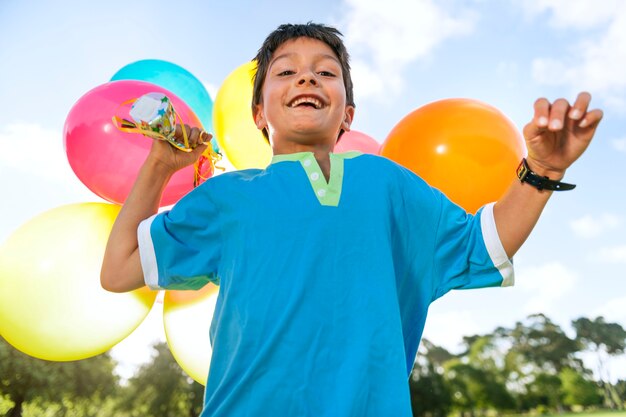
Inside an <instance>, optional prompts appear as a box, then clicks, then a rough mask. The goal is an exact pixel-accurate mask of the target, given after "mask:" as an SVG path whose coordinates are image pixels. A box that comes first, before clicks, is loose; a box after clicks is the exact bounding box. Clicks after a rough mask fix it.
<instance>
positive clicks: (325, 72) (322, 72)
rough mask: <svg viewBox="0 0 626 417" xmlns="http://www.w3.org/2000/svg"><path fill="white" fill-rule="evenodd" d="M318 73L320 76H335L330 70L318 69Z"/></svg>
mask: <svg viewBox="0 0 626 417" xmlns="http://www.w3.org/2000/svg"><path fill="white" fill-rule="evenodd" d="M319 75H321V76H322V77H334V76H335V74H333V73H332V72H330V71H320V72H319Z"/></svg>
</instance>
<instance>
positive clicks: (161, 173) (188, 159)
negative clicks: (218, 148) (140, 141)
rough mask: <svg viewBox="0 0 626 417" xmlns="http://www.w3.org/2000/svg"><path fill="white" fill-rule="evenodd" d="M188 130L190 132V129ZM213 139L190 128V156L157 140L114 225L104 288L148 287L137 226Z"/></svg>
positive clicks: (105, 263)
mask: <svg viewBox="0 0 626 417" xmlns="http://www.w3.org/2000/svg"><path fill="white" fill-rule="evenodd" d="M187 130H188V131H189V128H188V127H187ZM176 137H178V138H181V137H182V130H181V127H180V126H177V127H176ZM210 139H211V135H209V134H207V133H206V132H203V131H201V130H200V129H198V128H193V129H191V132H190V134H189V143H190V145H191V146H192V147H194V148H195V149H194V150H193V151H192V152H189V153H187V152H182V151H179V150H176V149H174V148H173V147H172V146H170V145H169V144H168V143H166V142H163V141H158V140H155V141H154V143H153V144H152V148H151V150H150V153H149V154H148V157H147V158H146V161H145V162H144V164H143V166H142V167H141V169H140V171H139V175H138V176H137V179H136V180H135V184H134V186H133V188H132V190H131V192H130V194H129V195H128V198H127V199H126V202H125V203H124V205H123V207H122V210H121V211H120V214H119V215H118V216H117V219H116V220H115V223H114V224H113V229H112V230H111V234H110V236H109V240H108V242H107V247H106V250H105V253H104V259H103V261H102V270H101V272H100V282H101V284H102V287H103V288H104V289H106V290H108V291H113V292H125V291H131V290H134V289H137V288H140V287H142V286H143V285H145V284H144V278H143V271H142V269H141V260H140V258H139V244H138V241H137V227H138V226H139V223H141V222H142V221H143V220H145V219H147V218H148V217H150V216H152V215H153V214H156V213H157V211H158V208H159V202H160V200H161V195H162V194H163V190H164V189H165V186H166V185H167V183H168V181H169V179H170V178H171V176H172V175H173V174H174V173H175V172H176V171H178V170H179V169H182V168H184V167H186V166H188V165H191V164H193V163H194V162H195V161H197V160H198V158H199V157H200V155H201V154H202V152H204V150H205V149H206V146H207V145H206V144H205V143H206V142H208V141H209V140H210ZM196 144H197V146H196Z"/></svg>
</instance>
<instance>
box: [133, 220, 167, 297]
mask: <svg viewBox="0 0 626 417" xmlns="http://www.w3.org/2000/svg"><path fill="white" fill-rule="evenodd" d="M156 216H157V215H156V214H155V215H154V216H151V217H148V218H147V219H146V220H144V221H142V222H141V223H139V227H137V242H138V243H139V258H140V259H141V269H142V270H143V279H144V281H145V283H146V285H147V286H148V287H150V288H151V289H153V290H160V289H161V287H159V269H158V267H157V261H156V254H155V253H154V245H153V244H152V237H151V236H150V226H151V225H152V222H153V221H154V218H155V217H156Z"/></svg>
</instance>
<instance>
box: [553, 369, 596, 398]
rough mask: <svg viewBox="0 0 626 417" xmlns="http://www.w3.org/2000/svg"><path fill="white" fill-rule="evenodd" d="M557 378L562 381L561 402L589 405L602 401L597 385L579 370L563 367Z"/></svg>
mask: <svg viewBox="0 0 626 417" xmlns="http://www.w3.org/2000/svg"><path fill="white" fill-rule="evenodd" d="M559 378H560V379H561V383H562V387H561V390H562V392H563V404H565V405H569V406H573V405H581V406H583V407H589V406H594V405H600V404H601V403H602V396H601V395H600V393H599V387H598V385H597V384H596V383H595V382H593V381H590V380H589V379H587V378H585V377H584V376H583V375H582V374H581V373H580V372H579V371H576V370H574V369H571V368H564V369H563V370H562V371H561V373H560V374H559Z"/></svg>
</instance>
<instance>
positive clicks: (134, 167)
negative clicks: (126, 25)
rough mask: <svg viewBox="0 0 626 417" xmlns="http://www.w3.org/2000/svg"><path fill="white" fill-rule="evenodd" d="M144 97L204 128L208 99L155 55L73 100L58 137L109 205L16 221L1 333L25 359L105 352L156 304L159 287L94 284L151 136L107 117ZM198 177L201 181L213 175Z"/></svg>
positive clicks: (178, 191) (175, 185)
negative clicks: (116, 289)
mask: <svg viewBox="0 0 626 417" xmlns="http://www.w3.org/2000/svg"><path fill="white" fill-rule="evenodd" d="M148 93H162V94H164V95H165V96H167V97H168V98H169V99H170V100H171V103H172V106H173V108H174V109H175V111H176V115H177V117H179V118H180V120H181V121H182V122H183V123H187V124H189V125H192V126H199V127H202V126H204V127H205V129H206V128H207V126H208V129H209V130H210V129H211V126H212V120H211V119H212V117H211V116H212V108H213V102H212V100H211V98H210V96H209V94H208V93H207V91H206V89H205V88H204V86H203V85H202V83H201V82H200V81H198V79H197V78H195V77H194V76H193V75H192V74H191V73H189V72H188V71H186V70H185V69H183V68H181V67H179V66H177V65H175V64H172V63H168V62H164V61H158V60H145V61H138V62H135V63H132V64H129V65H127V66H125V67H124V68H122V69H121V70H120V71H118V72H117V73H116V74H115V75H114V76H113V78H112V80H111V81H110V82H107V83H105V84H102V85H100V86H98V87H96V88H94V89H92V90H91V91H89V92H87V93H86V94H84V95H83V96H82V97H81V98H80V99H79V100H78V101H77V102H76V103H75V104H74V106H73V107H72V109H71V110H70V112H69V114H68V116H67V118H66V121H65V128H64V135H63V137H64V144H65V150H66V154H67V158H68V161H69V163H70V166H71V167H72V169H73V171H74V173H75V174H76V175H77V177H78V178H79V179H80V180H81V181H82V182H83V183H84V184H85V185H86V186H87V187H88V188H89V189H90V190H92V191H93V192H94V193H95V194H97V195H98V196H99V197H101V198H103V199H104V200H107V201H109V202H110V203H112V204H108V203H83V204H72V205H67V206H62V207H58V208H55V209H52V210H50V211H48V212H46V213H43V214H41V215H39V216H37V217H35V218H33V219H31V220H30V221H29V222H27V223H26V224H25V225H23V226H22V227H20V228H19V229H18V230H17V231H16V232H15V233H13V234H12V235H11V236H10V237H9V239H8V240H7V241H6V242H4V244H3V245H2V247H1V248H0V334H1V335H2V337H4V338H5V339H6V340H7V341H8V342H9V343H11V344H12V345H13V346H15V347H16V348H17V349H19V350H21V351H23V352H25V353H27V354H29V355H31V356H34V357H37V358H40V359H46V360H55V361H68V360H78V359H84V358H88V357H91V356H94V355H97V354H100V353H102V352H105V351H107V350H109V349H110V348H111V347H112V346H114V345H115V344H117V343H118V342H120V341H121V340H123V339H124V338H125V337H127V336H128V335H129V334H130V333H131V332H132V331H133V330H134V329H135V328H136V327H137V326H138V325H139V324H140V323H141V321H142V320H143V319H144V318H145V317H146V315H147V314H148V312H149V311H150V308H151V307H152V305H153V304H154V301H155V298H156V295H157V293H156V292H153V291H149V290H148V289H147V288H146V289H141V290H137V291H133V292H131V293H128V294H113V293H109V292H107V291H105V290H103V289H102V288H101V286H100V280H99V276H100V266H101V263H102V257H103V254H104V249H105V245H106V242H107V240H108V236H109V233H110V230H111V227H112V225H113V222H114V221H115V218H116V216H117V214H118V213H119V210H120V206H119V205H120V204H122V203H123V202H124V200H125V199H126V197H127V196H128V193H129V192H130V188H131V186H132V184H133V182H134V179H135V177H136V176H137V173H138V170H139V168H140V166H141V164H142V163H143V161H144V160H145V158H146V156H147V154H148V151H149V149H150V146H151V140H150V139H147V138H145V137H142V136H140V135H136V134H129V133H125V132H123V131H122V130H120V129H118V128H117V127H116V125H115V123H114V120H113V117H114V116H120V117H122V118H124V117H128V111H129V109H130V107H129V106H127V107H124V106H122V104H123V103H124V102H127V101H128V100H129V99H133V98H138V97H140V96H143V95H145V94H148ZM179 96H180V97H184V99H181V98H179ZM196 112H197V113H198V114H199V115H201V116H202V119H200V118H199V117H198V116H196ZM216 146H217V145H214V148H215V147H216ZM201 174H202V176H204V177H205V178H206V177H208V176H210V175H211V174H212V171H210V170H206V171H205V172H202V173H201ZM194 176H195V171H194V168H193V167H189V168H187V169H185V170H182V171H180V172H178V173H177V174H176V175H174V176H173V178H172V181H170V183H169V185H168V187H167V189H166V191H165V193H164V195H163V199H162V200H161V206H164V205H169V204H173V203H175V202H176V201H177V200H178V199H179V198H180V197H182V196H183V195H184V194H185V193H187V192H188V191H189V190H191V188H192V187H193V185H194Z"/></svg>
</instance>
